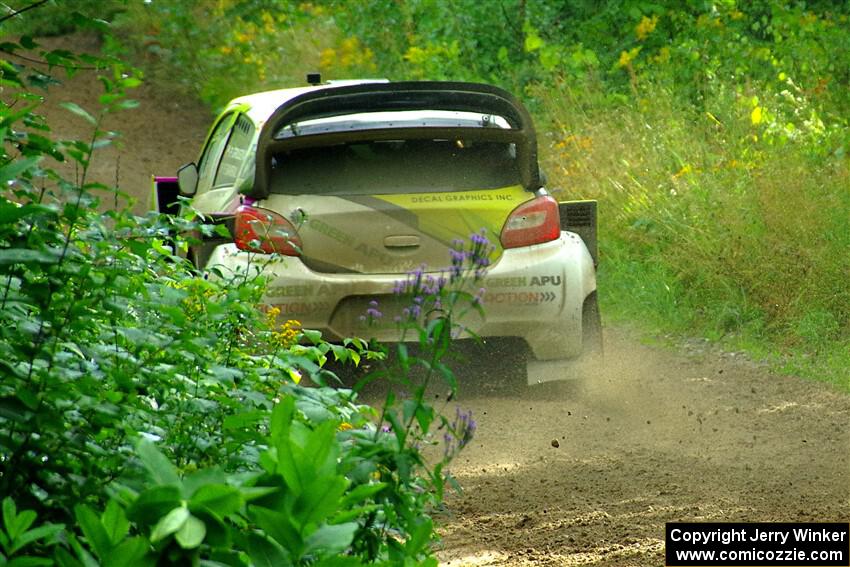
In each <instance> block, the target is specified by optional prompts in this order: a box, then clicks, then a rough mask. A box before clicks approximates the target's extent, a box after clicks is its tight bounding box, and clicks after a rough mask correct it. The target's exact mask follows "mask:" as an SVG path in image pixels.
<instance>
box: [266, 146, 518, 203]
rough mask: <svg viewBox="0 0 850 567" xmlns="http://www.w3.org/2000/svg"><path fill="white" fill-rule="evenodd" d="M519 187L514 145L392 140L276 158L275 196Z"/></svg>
mask: <svg viewBox="0 0 850 567" xmlns="http://www.w3.org/2000/svg"><path fill="white" fill-rule="evenodd" d="M519 183H520V176H519V171H518V169H517V164H516V150H515V146H514V145H513V144H505V143H501V142H462V141H460V140H393V141H379V142H358V143H351V144H339V145H334V146H326V147H319V148H302V149H297V150H291V151H288V152H284V153H279V154H277V155H275V156H274V157H273V158H272V175H271V187H270V189H271V192H272V193H281V194H291V195H295V194H320V195H368V194H389V193H426V192H445V191H469V190H474V189H495V188H499V187H507V186H509V185H517V184H519Z"/></svg>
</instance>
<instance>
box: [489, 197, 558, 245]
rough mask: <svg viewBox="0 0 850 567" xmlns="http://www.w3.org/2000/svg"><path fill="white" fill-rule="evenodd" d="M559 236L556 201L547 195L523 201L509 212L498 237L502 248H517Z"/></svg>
mask: <svg viewBox="0 0 850 567" xmlns="http://www.w3.org/2000/svg"><path fill="white" fill-rule="evenodd" d="M559 236H561V220H560V217H559V216H558V202H557V201H556V200H555V199H553V198H552V197H549V196H543V197H537V198H536V199H533V200H531V201H528V202H525V203H523V204H522V205H520V206H519V207H517V208H516V209H514V210H513V212H511V214H510V216H509V217H508V220H507V221H506V222H505V226H503V227H502V236H501V238H500V240H501V242H502V247H503V248H518V247H520V246H531V245H532V244H541V243H543V242H549V241H551V240H556V239H557V238H558V237H559Z"/></svg>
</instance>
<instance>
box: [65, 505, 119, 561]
mask: <svg viewBox="0 0 850 567" xmlns="http://www.w3.org/2000/svg"><path fill="white" fill-rule="evenodd" d="M74 517H75V518H76V519H77V524H78V525H79V526H80V529H81V530H82V531H83V535H84V536H86V539H87V540H88V542H89V545H90V546H91V548H92V550H93V551H94V552H95V554H96V555H97V556H98V557H100V558H101V559H102V558H103V557H104V556H105V555H106V554H107V553H109V550H110V549H112V542H111V541H110V540H109V536H108V535H107V534H106V530H105V529H103V524H101V523H100V518H98V517H97V514H96V513H95V511H94V510H92V509H91V508H89V507H88V506H86V505H85V504H80V505H78V506H75V507H74Z"/></svg>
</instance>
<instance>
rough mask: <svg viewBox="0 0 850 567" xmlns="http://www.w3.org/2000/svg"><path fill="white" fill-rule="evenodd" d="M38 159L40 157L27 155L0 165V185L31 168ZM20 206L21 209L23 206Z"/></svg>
mask: <svg viewBox="0 0 850 567" xmlns="http://www.w3.org/2000/svg"><path fill="white" fill-rule="evenodd" d="M40 160H41V157H28V158H25V159H18V160H15V161H12V162H9V163H7V164H6V165H4V166H3V167H0V185H4V186H5V185H6V183H8V182H9V181H11V180H13V179H17V178H18V177H20V176H21V174H22V173H23V172H25V171H27V170H28V169H31V168H33V167H34V166H35V165H36V164H37V163H38V162H39V161H40ZM32 206H33V207H34V206H35V205H32ZM20 208H21V209H23V208H24V207H20Z"/></svg>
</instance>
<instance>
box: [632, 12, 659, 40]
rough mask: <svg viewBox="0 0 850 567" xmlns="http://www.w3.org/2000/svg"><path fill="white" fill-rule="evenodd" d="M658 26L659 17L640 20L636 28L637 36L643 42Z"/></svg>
mask: <svg viewBox="0 0 850 567" xmlns="http://www.w3.org/2000/svg"><path fill="white" fill-rule="evenodd" d="M657 25H658V16H657V15H656V16H652V17H651V18H647V17H646V16H644V17H642V18H641V19H640V22H638V25H636V26H635V35H636V36H637V38H638V39H639V40H641V41H643V40H644V39H646V36H648V35H649V34H651V33H652V32H653V31H655V26H657Z"/></svg>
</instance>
